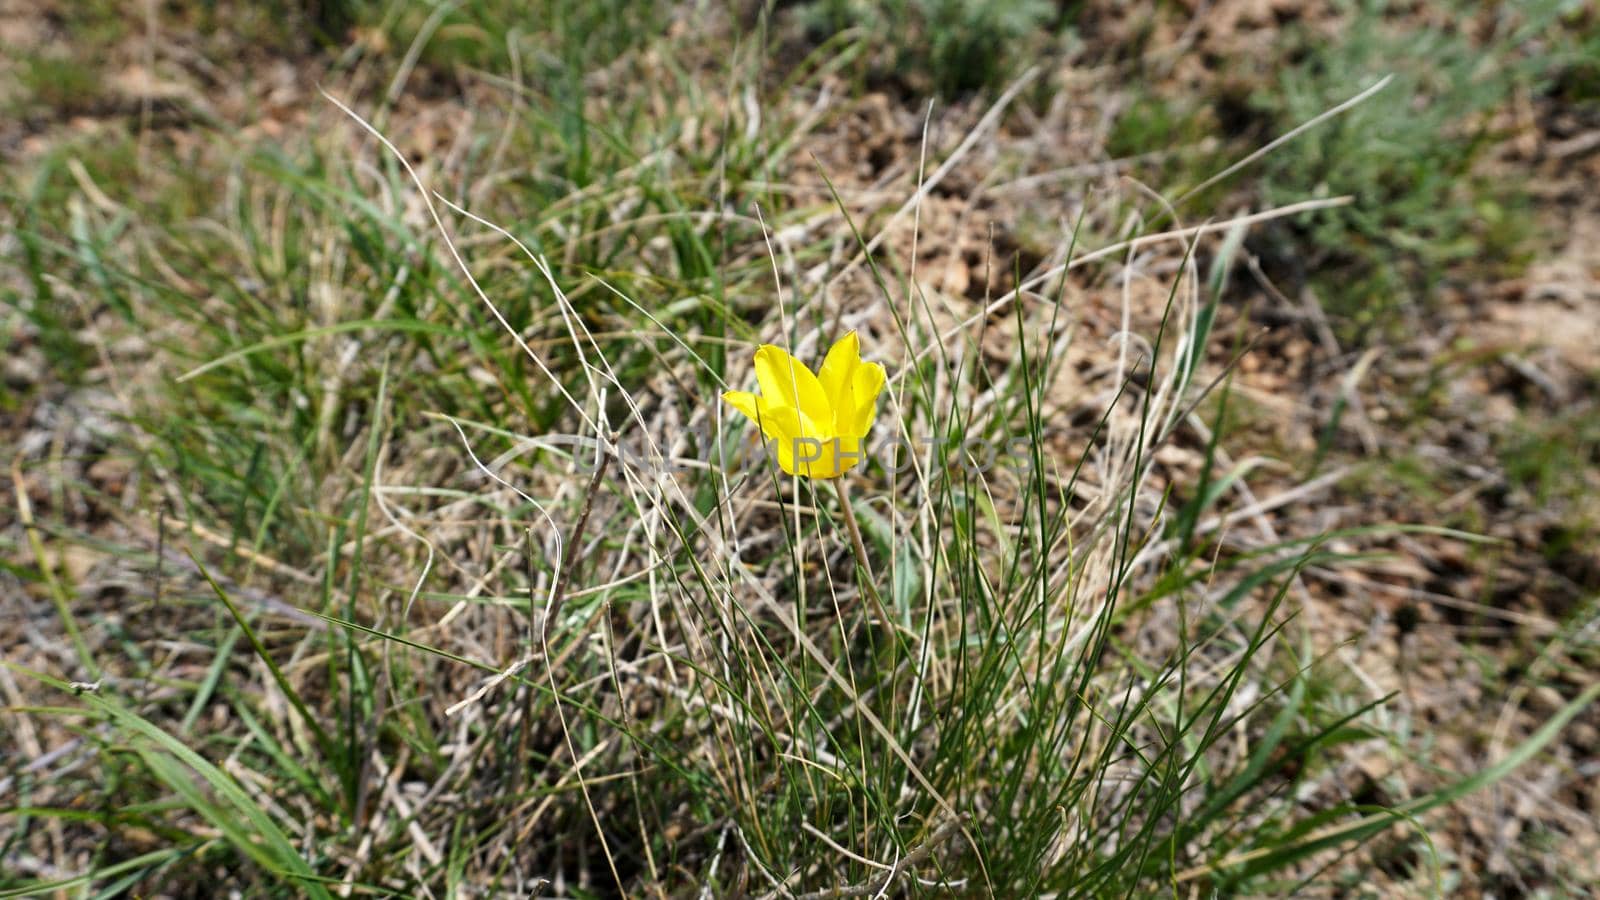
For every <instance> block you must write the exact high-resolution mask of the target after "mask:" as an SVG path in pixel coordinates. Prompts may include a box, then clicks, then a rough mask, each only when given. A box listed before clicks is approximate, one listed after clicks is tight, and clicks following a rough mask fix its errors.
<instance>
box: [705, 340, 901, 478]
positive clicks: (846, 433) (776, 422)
mask: <svg viewBox="0 0 1600 900" xmlns="http://www.w3.org/2000/svg"><path fill="white" fill-rule="evenodd" d="M755 366H756V382H757V383H758V384H760V386H761V393H760V394H759V395H756V394H752V393H750V392H748V391H728V392H727V393H725V394H723V395H722V399H724V400H726V401H728V403H729V404H731V405H732V406H733V408H734V409H737V410H738V411H740V412H742V413H744V414H745V415H746V416H749V417H750V420H751V421H753V422H755V423H756V424H757V425H759V426H760V428H761V434H762V436H764V437H765V438H766V439H767V440H769V441H773V442H775V443H776V444H777V452H778V467H779V468H781V469H783V471H785V472H788V473H789V474H790V475H804V476H807V477H810V478H837V477H839V476H840V475H843V474H844V473H845V472H848V471H850V469H851V468H853V467H855V466H856V465H857V464H858V463H860V462H861V461H862V457H863V453H862V449H861V442H862V439H863V438H865V437H866V436H867V432H869V431H871V430H872V421H873V419H874V418H875V417H876V416H877V413H878V394H879V393H881V392H882V391H883V383H884V378H885V375H884V371H883V366H882V365H881V364H879V363H864V362H862V361H861V341H860V339H859V338H857V337H856V333H855V332H854V331H852V332H850V333H849V334H847V335H845V336H844V337H842V338H840V339H839V340H838V342H837V343H835V344H834V345H833V347H832V348H831V349H830V350H828V356H827V358H826V359H824V360H823V361H822V368H821V369H819V370H817V372H816V374H812V372H811V370H810V369H808V368H806V366H805V364H804V363H802V362H800V361H799V360H797V359H795V358H794V357H792V356H790V355H789V354H788V353H787V352H786V351H784V349H783V348H782V347H775V346H773V345H772V344H765V345H763V346H762V347H761V349H759V350H757V351H756V360H755Z"/></svg>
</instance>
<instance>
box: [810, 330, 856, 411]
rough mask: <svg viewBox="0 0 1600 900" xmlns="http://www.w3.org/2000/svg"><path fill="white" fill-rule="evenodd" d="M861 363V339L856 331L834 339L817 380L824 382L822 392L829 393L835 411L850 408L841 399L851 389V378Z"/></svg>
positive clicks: (819, 370)
mask: <svg viewBox="0 0 1600 900" xmlns="http://www.w3.org/2000/svg"><path fill="white" fill-rule="evenodd" d="M860 365H861V339H860V338H859V337H857V336H856V333H855V332H854V331H852V332H850V333H849V334H847V335H845V336H844V337H842V338H839V339H838V340H837V341H834V342H833V346H832V347H830V348H829V349H828V356H827V358H826V359H824V360H823V361H822V368H820V369H818V370H817V381H819V382H821V383H822V392H823V393H824V394H827V395H828V400H829V401H830V402H832V403H833V408H834V411H835V412H837V411H838V410H840V409H848V408H849V407H847V406H845V405H844V404H841V403H840V402H839V399H840V398H841V397H842V396H843V395H844V393H845V392H846V391H847V390H849V388H850V378H851V376H852V375H853V374H854V373H855V370H856V369H857V368H858V367H859V366H860Z"/></svg>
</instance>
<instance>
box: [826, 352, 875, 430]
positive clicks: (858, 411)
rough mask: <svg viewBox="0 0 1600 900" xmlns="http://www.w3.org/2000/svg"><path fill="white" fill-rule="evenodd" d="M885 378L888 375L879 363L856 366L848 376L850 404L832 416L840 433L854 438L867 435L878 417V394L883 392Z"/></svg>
mask: <svg viewBox="0 0 1600 900" xmlns="http://www.w3.org/2000/svg"><path fill="white" fill-rule="evenodd" d="M887 380H888V376H887V374H886V373H885V372H884V370H883V366H882V365H881V364H879V363H867V364H864V365H860V366H857V367H856V370H855V372H853V373H852V374H851V378H850V391H849V399H850V405H849V406H848V407H847V408H846V409H847V411H841V412H839V413H838V414H837V415H835V417H834V427H835V428H836V429H837V430H838V431H839V433H840V434H842V435H847V436H849V437H855V438H864V437H866V436H867V432H869V431H871V430H872V423H873V421H874V420H875V419H877V417H878V395H879V394H880V393H882V392H883V384H884V382H885V381H887Z"/></svg>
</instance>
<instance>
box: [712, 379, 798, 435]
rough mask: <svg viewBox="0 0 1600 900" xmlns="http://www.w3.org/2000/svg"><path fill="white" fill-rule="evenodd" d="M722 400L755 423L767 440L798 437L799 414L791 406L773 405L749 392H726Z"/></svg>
mask: <svg viewBox="0 0 1600 900" xmlns="http://www.w3.org/2000/svg"><path fill="white" fill-rule="evenodd" d="M722 399H724V400H726V401H728V405H729V406H732V407H733V408H734V409H737V410H738V411H739V412H742V413H744V414H745V416H747V417H748V418H749V419H750V421H752V422H755V423H756V424H757V425H758V426H759V427H760V428H761V434H762V436H763V437H765V438H767V439H768V440H772V439H775V438H788V439H793V438H795V437H797V436H799V435H800V428H801V425H800V414H799V413H797V412H796V411H795V409H794V407H792V406H783V405H781V404H778V403H773V402H771V401H769V400H767V398H765V397H757V396H756V395H755V394H752V393H750V392H749V391H728V392H726V393H724V394H723V395H722Z"/></svg>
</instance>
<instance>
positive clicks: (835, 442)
mask: <svg viewBox="0 0 1600 900" xmlns="http://www.w3.org/2000/svg"><path fill="white" fill-rule="evenodd" d="M773 444H774V445H775V447H774V449H776V451H777V455H778V468H780V469H782V470H783V471H785V472H788V473H789V474H790V475H803V476H805V477H807V478H837V477H839V476H840V475H842V474H844V473H845V472H848V471H850V470H851V469H853V468H855V467H856V466H857V465H859V464H860V463H861V462H862V461H863V459H864V456H863V452H862V449H861V441H860V439H858V438H847V437H828V438H797V439H789V440H785V439H783V438H777V439H775V440H774V441H773Z"/></svg>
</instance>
